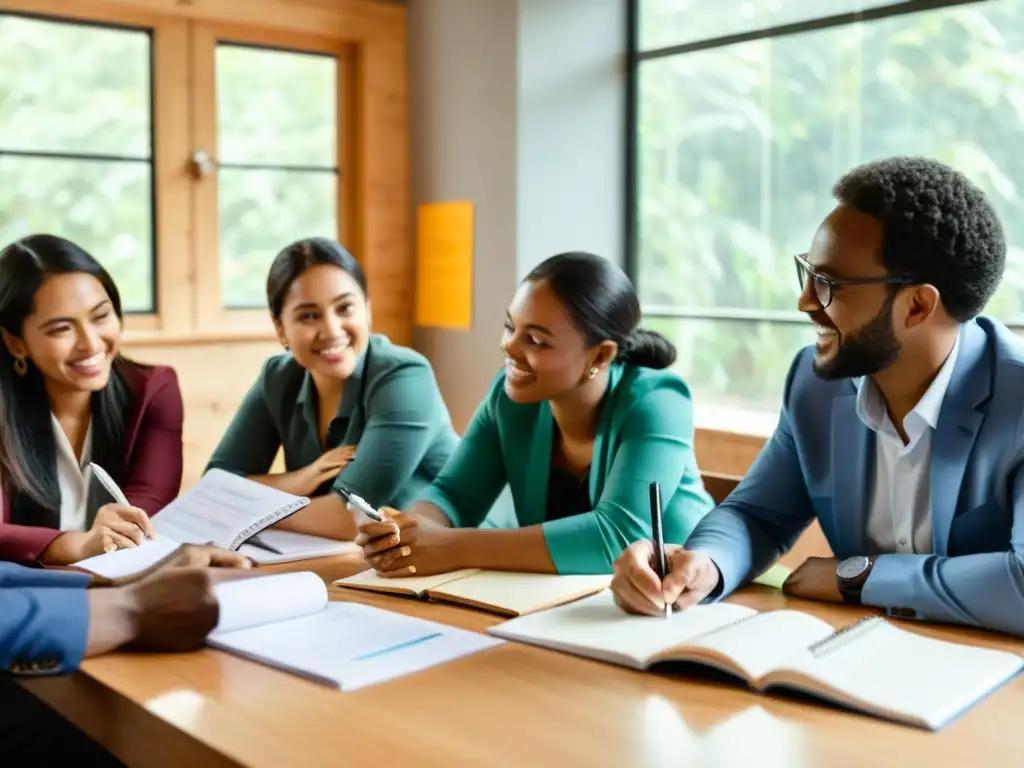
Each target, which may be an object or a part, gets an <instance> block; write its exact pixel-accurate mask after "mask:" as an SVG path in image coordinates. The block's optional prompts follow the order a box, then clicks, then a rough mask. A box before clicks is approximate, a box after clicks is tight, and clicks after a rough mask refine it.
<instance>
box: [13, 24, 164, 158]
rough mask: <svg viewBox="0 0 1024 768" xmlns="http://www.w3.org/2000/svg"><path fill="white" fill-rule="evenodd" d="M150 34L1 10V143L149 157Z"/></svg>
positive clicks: (57, 150) (29, 148)
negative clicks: (8, 13)
mask: <svg viewBox="0 0 1024 768" xmlns="http://www.w3.org/2000/svg"><path fill="white" fill-rule="evenodd" d="M150 144H151V141H150V38H149V34H148V33H147V32H140V31H134V30H123V29H106V28H100V27H93V26H81V25H75V24H64V23H57V22H52V21H41V20H37V19H27V18H21V17H18V16H9V15H0V149H3V150H9V151H10V150H23V151H24V150H35V151H48V152H69V153H91V154H107V155H118V156H129V157H138V158H148V157H150V155H151V148H150Z"/></svg>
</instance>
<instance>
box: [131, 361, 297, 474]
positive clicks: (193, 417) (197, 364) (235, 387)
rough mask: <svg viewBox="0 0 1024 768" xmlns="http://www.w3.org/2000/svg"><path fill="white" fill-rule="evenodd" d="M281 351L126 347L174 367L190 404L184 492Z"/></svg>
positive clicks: (184, 396)
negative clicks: (267, 362) (264, 368)
mask: <svg viewBox="0 0 1024 768" xmlns="http://www.w3.org/2000/svg"><path fill="white" fill-rule="evenodd" d="M280 351H281V347H280V346H279V345H278V344H277V343H276V342H268V341H248V342H238V341H233V342H211V343H191V344H182V345H171V344H161V345H145V344H131V343H128V344H125V353H126V354H127V355H129V356H130V357H132V358H134V359H136V360H138V361H139V362H143V363H153V364H158V365H169V366H171V367H172V368H174V370H175V371H176V372H177V374H178V381H179V383H180V385H181V396H182V399H183V400H184V402H185V435H184V448H185V473H184V478H183V480H182V489H187V488H189V487H191V486H192V485H193V484H194V483H195V482H196V480H198V479H199V477H200V476H201V475H202V472H203V469H204V468H205V466H206V463H207V461H208V460H209V458H210V455H211V454H212V453H213V449H214V448H216V446H217V443H218V442H219V441H220V438H221V436H222V435H223V434H224V430H225V429H227V426H228V423H229V422H230V421H231V417H232V416H234V414H235V411H236V410H237V409H238V404H239V403H240V402H241V401H242V398H243V397H244V396H245V393H246V392H247V391H248V390H249V387H251V386H252V384H253V382H255V381H256V377H257V375H258V374H259V372H260V368H261V366H262V365H263V361H264V360H266V359H267V357H269V356H270V355H272V354H275V353H277V352H280Z"/></svg>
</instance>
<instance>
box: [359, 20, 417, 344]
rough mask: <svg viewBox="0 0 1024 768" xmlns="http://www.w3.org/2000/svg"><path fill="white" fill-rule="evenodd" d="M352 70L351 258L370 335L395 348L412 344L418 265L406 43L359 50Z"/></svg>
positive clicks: (369, 44)
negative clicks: (354, 214) (365, 294)
mask: <svg viewBox="0 0 1024 768" xmlns="http://www.w3.org/2000/svg"><path fill="white" fill-rule="evenodd" d="M356 66H357V72H358V75H357V82H358V85H357V86H356V87H357V93H358V101H357V112H356V114H355V115H354V118H355V121H356V122H355V123H354V124H352V123H350V126H351V130H353V131H354V132H355V133H356V134H357V136H358V139H357V141H356V142H355V144H356V146H361V147H363V153H362V154H361V156H360V161H359V163H358V164H357V166H356V168H355V179H354V186H355V189H356V201H357V202H356V209H357V211H358V222H359V225H360V226H359V229H358V231H357V233H356V240H355V246H354V253H355V255H356V257H357V258H359V259H360V261H361V262H362V263H363V264H364V266H365V268H366V278H367V281H368V283H369V286H370V296H371V299H372V302H373V324H374V329H375V330H377V331H378V332H380V333H384V334H386V335H388V336H390V337H391V339H392V341H394V342H395V343H397V344H410V343H412V327H413V291H414V285H413V277H414V269H415V265H414V263H413V253H412V249H411V242H412V233H411V230H410V222H409V219H410V211H409V206H410V198H409V185H410V163H409V103H408V102H409V95H408V78H407V73H406V57H405V41H404V39H397V40H371V41H369V42H367V43H365V44H363V45H361V46H360V48H359V52H358V54H357V63H356Z"/></svg>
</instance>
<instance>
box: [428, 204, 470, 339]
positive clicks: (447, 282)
mask: <svg viewBox="0 0 1024 768" xmlns="http://www.w3.org/2000/svg"><path fill="white" fill-rule="evenodd" d="M472 322H473V204H472V203H471V202H469V201H468V200H456V201H449V202H443V203H424V204H422V205H420V207H419V212H418V215H417V232H416V325H419V326H423V327H429V328H448V329H454V330H460V331H468V330H469V329H470V327H471V325H472Z"/></svg>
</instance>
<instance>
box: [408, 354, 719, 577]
mask: <svg viewBox="0 0 1024 768" xmlns="http://www.w3.org/2000/svg"><path fill="white" fill-rule="evenodd" d="M553 423H554V422H553V419H552V415H551V406H550V405H549V404H548V403H547V402H541V403H529V404H522V403H515V402H513V401H512V400H510V399H509V397H508V395H506V394H505V375H504V373H501V374H499V375H498V376H497V377H496V378H495V379H494V383H493V384H492V386H491V390H490V393H489V394H488V396H487V399H486V400H484V402H483V403H481V404H480V406H479V407H478V408H477V411H476V413H475V414H474V416H473V419H472V421H471V422H470V424H469V426H468V427H467V429H466V433H465V435H464V436H463V438H462V442H461V443H460V444H459V447H458V448H457V449H456V451H455V454H454V455H453V456H452V458H451V460H450V461H449V463H448V464H447V466H445V468H444V469H443V470H442V472H441V474H440V475H438V477H437V479H436V480H435V481H434V483H433V485H431V486H430V487H429V488H428V489H427V490H426V492H425V493H423V494H422V495H421V496H420V497H419V500H420V501H427V502H430V503H431V504H434V505H435V506H437V507H438V508H439V509H441V510H442V511H443V512H444V513H445V515H447V516H448V518H449V519H451V521H452V525H454V526H456V527H462V528H470V527H476V526H479V525H480V524H481V522H483V520H484V518H485V517H486V516H487V513H488V511H489V510H490V508H491V506H492V505H493V504H494V501H495V499H496V498H497V497H498V494H499V493H501V491H502V490H503V488H504V487H505V484H506V483H507V484H508V485H509V486H510V489H511V492H512V500H513V503H514V506H515V516H516V518H517V521H518V524H519V526H520V527H525V526H528V525H537V524H541V525H542V526H543V531H544V539H545V541H546V542H547V546H548V552H549V553H550V555H551V560H552V561H553V562H554V565H555V569H556V570H557V571H558V573H608V572H610V571H611V568H612V563H613V562H614V561H615V559H616V558H617V557H618V556H619V554H621V552H622V550H623V549H625V548H626V547H627V546H629V545H630V544H632V543H633V542H634V541H637V540H638V539H642V538H650V536H651V508H650V501H649V499H650V496H649V488H650V484H651V482H653V481H655V480H657V481H658V482H659V483H660V484H661V494H662V505H663V521H664V537H665V541H686V538H687V536H689V535H690V531H692V530H693V528H694V526H696V525H697V522H698V521H699V520H700V519H701V518H702V517H703V516H704V515H705V514H706V513H707V512H708V511H709V510H710V509H711V507H712V506H713V502H712V500H711V497H710V496H709V495H708V494H707V492H706V491H705V490H704V485H703V483H702V482H701V479H700V473H699V472H698V470H697V463H696V461H695V459H694V455H693V406H692V401H691V400H690V391H689V388H688V387H687V386H686V383H685V382H684V381H683V380H682V379H681V378H680V377H679V376H678V375H676V374H674V373H672V372H670V371H655V370H651V369H649V368H639V367H636V366H623V365H620V364H617V365H614V366H612V369H611V371H610V376H609V392H608V395H607V397H606V400H605V403H604V406H603V408H602V410H601V416H600V418H599V421H598V427H597V435H596V436H595V438H594V453H593V459H592V462H591V466H590V486H589V492H590V499H591V502H592V504H593V509H592V511H590V512H586V513H584V514H581V515H575V516H573V517H567V518H563V519H560V520H552V521H549V522H545V520H544V518H545V514H546V501H547V492H548V476H549V471H550V468H551V447H552V433H553Z"/></svg>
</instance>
